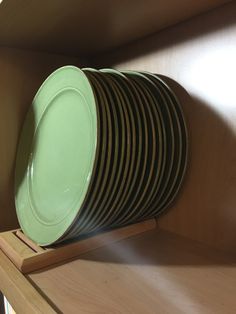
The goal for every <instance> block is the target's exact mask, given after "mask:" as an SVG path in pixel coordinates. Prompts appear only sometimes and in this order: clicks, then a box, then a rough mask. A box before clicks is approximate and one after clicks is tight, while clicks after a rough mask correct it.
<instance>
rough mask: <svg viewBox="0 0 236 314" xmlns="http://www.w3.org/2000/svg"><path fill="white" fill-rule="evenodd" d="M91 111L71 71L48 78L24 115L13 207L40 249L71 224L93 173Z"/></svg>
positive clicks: (78, 74)
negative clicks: (14, 204) (14, 206)
mask: <svg viewBox="0 0 236 314" xmlns="http://www.w3.org/2000/svg"><path fill="white" fill-rule="evenodd" d="M96 151H97V110H96V102H95V98H94V94H93V90H92V88H91V85H90V83H89V81H88V79H87V77H86V76H85V74H84V73H83V72H82V71H81V70H79V69H78V68H76V67H73V66H66V67H62V68H60V69H58V70H57V71H55V72H54V73H52V74H51V75H50V76H49V77H48V78H47V80H46V81H45V82H44V83H43V85H42V86H41V87H40V89H39V91H38V93H37V94H36V96H35V98H34V100H33V103H32V105H31V107H30V109H29V112H28V114H27V116H26V120H25V123H24V126H23V130H22V133H21V137H20V142H19V147H18V152H17V160H16V172H15V202H16V210H17V216H18V220H19V223H20V225H21V228H22V229H23V231H24V233H25V234H26V235H27V236H28V237H29V238H31V239H32V240H33V241H35V242H36V243H38V244H40V245H42V246H44V245H49V244H52V243H54V242H56V241H58V240H59V239H60V238H61V237H62V236H63V235H64V234H65V233H66V231H67V230H68V228H69V227H70V226H71V224H72V223H73V222H74V221H75V219H77V217H78V214H79V212H80V209H81V207H82V205H83V202H84V200H85V197H86V195H87V191H88V188H89V185H90V182H91V178H92V176H93V172H94V161H95V157H96Z"/></svg>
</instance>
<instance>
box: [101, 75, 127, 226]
mask: <svg viewBox="0 0 236 314" xmlns="http://www.w3.org/2000/svg"><path fill="white" fill-rule="evenodd" d="M99 75H100V77H101V79H102V80H103V81H104V83H105V86H107V95H108V96H109V95H110V97H109V99H110V104H111V106H112V107H114V108H115V109H116V111H117V116H119V117H120V118H119V119H118V123H117V125H118V128H117V130H116V133H117V134H121V136H120V138H121V142H120V146H119V149H118V153H119V150H120V153H119V158H117V159H118V164H117V167H116V168H115V169H114V178H113V179H114V180H112V177H111V180H110V182H109V185H108V191H107V197H106V200H105V202H104V215H103V219H102V220H101V221H100V226H104V227H106V228H107V227H111V220H112V218H113V217H114V215H116V213H117V211H118V210H119V206H118V202H119V201H120V200H121V198H122V196H123V195H124V190H125V188H126V187H127V185H128V183H127V177H128V175H129V172H130V163H131V145H132V147H133V131H131V119H132V117H131V113H130V108H129V104H128V103H127V102H125V101H124V98H123V94H122V89H121V88H120V86H119V85H118V84H117V82H116V81H115V80H114V79H113V77H111V76H110V75H109V74H108V73H106V74H105V73H104V72H102V71H100V72H99Z"/></svg>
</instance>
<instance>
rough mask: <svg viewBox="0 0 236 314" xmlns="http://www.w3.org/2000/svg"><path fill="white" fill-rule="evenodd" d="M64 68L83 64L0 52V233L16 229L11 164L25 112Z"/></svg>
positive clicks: (57, 57)
mask: <svg viewBox="0 0 236 314" xmlns="http://www.w3.org/2000/svg"><path fill="white" fill-rule="evenodd" d="M0 12H1V4H0ZM0 14H1V13H0ZM0 33H1V31H0ZM67 64H75V65H78V66H82V65H85V64H86V63H85V60H84V59H81V58H80V59H74V58H67V57H62V56H59V55H52V54H51V55H50V54H48V55H47V54H42V53H36V52H30V51H24V50H12V49H7V48H0V74H1V75H0V100H1V105H0V231H4V230H9V229H14V228H16V227H17V226H18V224H17V219H16V213H15V205H14V190H13V189H14V187H13V185H14V184H13V179H14V162H15V153H16V146H17V141H18V138H19V133H20V130H21V126H22V123H23V120H24V117H25V114H26V112H27V109H28V107H29V105H30V104H31V102H32V99H33V97H34V95H35V93H36V91H37V90H38V88H39V87H40V85H41V83H42V82H43V81H44V79H45V78H46V77H47V76H48V75H49V74H50V73H51V72H52V71H53V70H55V69H56V68H57V67H60V66H62V65H67Z"/></svg>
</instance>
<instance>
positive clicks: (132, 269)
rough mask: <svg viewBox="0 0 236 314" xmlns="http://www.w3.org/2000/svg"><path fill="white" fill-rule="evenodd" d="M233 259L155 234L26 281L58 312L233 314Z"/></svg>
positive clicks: (180, 239) (235, 277)
mask: <svg viewBox="0 0 236 314" xmlns="http://www.w3.org/2000/svg"><path fill="white" fill-rule="evenodd" d="M235 261H236V259H235V258H233V257H228V256H226V255H225V254H224V253H221V252H218V251H215V250H212V249H209V247H207V246H203V245H200V244H198V243H196V242H194V241H191V240H188V239H185V238H183V237H180V236H176V235H173V234H170V233H168V232H164V231H158V230H156V231H149V232H146V233H144V234H142V235H140V236H136V237H134V238H130V239H126V240H123V241H120V242H118V243H113V244H111V245H108V246H107V247H104V248H100V249H97V250H94V251H92V252H90V253H87V254H84V255H81V256H80V258H79V259H78V260H75V261H72V262H69V263H67V264H64V265H60V266H57V267H53V268H50V269H47V270H44V271H40V272H35V273H32V274H30V275H29V278H30V279H31V280H32V282H33V283H34V284H35V285H37V287H38V289H40V290H41V291H42V292H44V293H46V294H47V296H48V298H49V299H50V300H51V301H52V302H54V303H55V304H56V305H57V306H58V308H59V309H60V310H61V311H62V312H63V313H83V314H85V313H137V314H139V313H140V314H143V313H147V314H149V313H168V314H173V313H176V314H178V313H181V314H183V313H186V314H189V313H191V314H198V313H202V314H210V313H211V314H213V313H214V314H222V313H228V314H234V313H235V311H236V300H235V288H236V268H235V266H234V265H233V264H232V263H235ZM61 283H63V284H61Z"/></svg>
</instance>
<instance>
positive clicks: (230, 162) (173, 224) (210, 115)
mask: <svg viewBox="0 0 236 314" xmlns="http://www.w3.org/2000/svg"><path fill="white" fill-rule="evenodd" d="M164 79H165V81H166V82H167V83H168V85H169V86H170V87H171V88H172V89H173V90H174V91H175V93H176V94H177V96H178V98H179V99H180V101H181V104H182V106H183V109H184V113H185V117H186V122H187V126H188V130H189V146H190V149H189V164H188V169H187V173H186V177H185V181H184V184H183V188H182V190H181V192H180V195H179V197H178V199H177V201H176V203H175V204H174V206H173V209H172V210H170V211H169V212H168V213H167V215H163V216H162V217H161V218H160V226H161V227H163V228H165V229H168V230H170V231H174V232H177V233H180V234H182V235H185V236H188V237H190V238H193V239H197V240H199V241H202V242H205V243H208V244H211V245H213V246H216V247H218V248H222V249H226V250H229V251H234V250H235V248H236V233H235V229H236V210H235V207H236V134H235V131H234V129H233V128H232V126H230V125H229V123H227V120H225V119H224V118H223V117H222V116H220V115H218V114H217V113H216V112H215V111H214V110H213V109H211V106H209V105H208V104H206V103H203V102H202V101H201V100H199V99H197V98H192V97H190V96H189V95H188V94H187V92H186V91H185V90H184V89H183V88H182V87H181V86H180V85H179V84H178V83H176V82H175V81H173V80H171V79H169V78H166V77H164ZM232 110H233V108H232Z"/></svg>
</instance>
